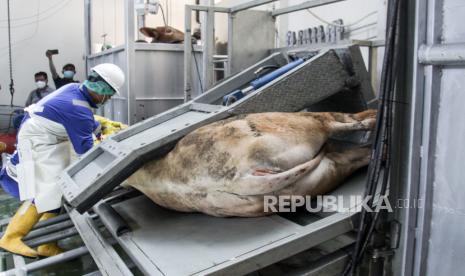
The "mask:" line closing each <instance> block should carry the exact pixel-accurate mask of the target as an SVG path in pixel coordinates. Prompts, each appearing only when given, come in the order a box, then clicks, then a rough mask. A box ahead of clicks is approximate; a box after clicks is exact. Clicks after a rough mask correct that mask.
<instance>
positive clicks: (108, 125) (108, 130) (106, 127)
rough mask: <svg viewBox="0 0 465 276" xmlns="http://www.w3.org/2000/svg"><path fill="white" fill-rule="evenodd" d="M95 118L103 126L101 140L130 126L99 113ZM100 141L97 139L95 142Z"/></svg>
mask: <svg viewBox="0 0 465 276" xmlns="http://www.w3.org/2000/svg"><path fill="white" fill-rule="evenodd" d="M94 119H95V120H96V121H97V122H99V123H100V126H101V128H102V136H101V140H103V139H105V138H106V137H107V136H109V135H111V134H114V133H118V132H120V131H121V130H123V129H125V128H127V127H128V126H127V125H125V124H123V123H120V122H115V121H112V120H109V119H107V118H105V117H102V116H99V115H94ZM99 142H100V141H99V140H96V141H94V144H98V143H99Z"/></svg>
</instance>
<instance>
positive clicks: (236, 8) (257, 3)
mask: <svg viewBox="0 0 465 276" xmlns="http://www.w3.org/2000/svg"><path fill="white" fill-rule="evenodd" d="M276 1H277V0H255V1H250V2H247V3H244V4H240V5H237V6H234V7H231V12H232V13H234V12H239V11H243V10H248V9H251V8H255V7H258V6H261V5H265V4H269V3H272V2H276Z"/></svg>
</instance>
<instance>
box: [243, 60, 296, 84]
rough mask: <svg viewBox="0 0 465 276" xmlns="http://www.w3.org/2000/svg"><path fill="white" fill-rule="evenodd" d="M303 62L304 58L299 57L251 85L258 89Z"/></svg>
mask: <svg viewBox="0 0 465 276" xmlns="http://www.w3.org/2000/svg"><path fill="white" fill-rule="evenodd" d="M302 63H304V60H303V59H301V58H299V59H298V60H295V61H293V62H291V63H288V64H286V65H284V66H283V67H280V68H279V69H276V70H274V71H273V72H271V73H268V74H266V75H265V76H263V77H261V78H259V79H256V80H254V81H252V82H251V83H250V85H251V86H253V88H254V89H255V90H256V89H258V88H260V87H262V86H263V85H265V84H267V83H269V82H271V81H272V80H274V79H276V78H278V77H279V76H281V75H284V74H285V73H287V72H289V71H290V70H292V69H294V68H295V67H297V66H299V65H300V64H302Z"/></svg>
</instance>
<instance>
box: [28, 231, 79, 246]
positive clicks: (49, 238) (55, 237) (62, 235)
mask: <svg viewBox="0 0 465 276" xmlns="http://www.w3.org/2000/svg"><path fill="white" fill-rule="evenodd" d="M78 234H79V233H78V231H77V230H76V228H74V227H73V228H68V229H66V230H63V231H60V232H56V233H53V234H50V235H47V236H43V237H40V238H37V239H34V240H31V241H26V244H27V245H28V246H29V247H36V246H39V245H42V244H46V243H50V242H54V241H58V240H62V239H66V238H69V237H72V236H76V235H78Z"/></svg>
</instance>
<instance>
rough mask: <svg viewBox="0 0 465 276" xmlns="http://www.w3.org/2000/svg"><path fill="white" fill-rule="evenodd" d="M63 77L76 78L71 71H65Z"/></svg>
mask: <svg viewBox="0 0 465 276" xmlns="http://www.w3.org/2000/svg"><path fill="white" fill-rule="evenodd" d="M63 77H64V78H65V79H73V78H74V72H73V71H70V70H66V71H63Z"/></svg>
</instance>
